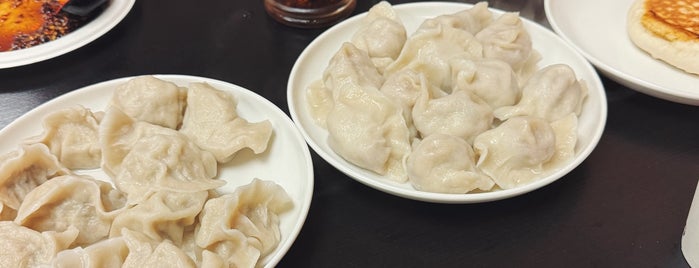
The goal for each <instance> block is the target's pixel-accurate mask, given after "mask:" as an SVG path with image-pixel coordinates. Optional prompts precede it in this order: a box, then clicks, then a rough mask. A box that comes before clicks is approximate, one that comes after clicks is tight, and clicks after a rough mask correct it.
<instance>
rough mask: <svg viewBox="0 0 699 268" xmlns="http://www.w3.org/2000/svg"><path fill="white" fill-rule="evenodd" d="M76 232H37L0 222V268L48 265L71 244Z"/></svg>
mask: <svg viewBox="0 0 699 268" xmlns="http://www.w3.org/2000/svg"><path fill="white" fill-rule="evenodd" d="M77 235H78V231H77V230H76V229H75V228H70V229H68V230H66V231H63V232H55V231H47V232H38V231H35V230H32V229H29V228H27V227H24V226H21V225H18V224H16V223H14V222H11V221H0V248H2V250H0V267H38V266H41V265H48V264H50V262H51V259H52V258H53V257H54V256H55V255H56V253H58V252H59V251H61V250H64V249H66V248H68V246H69V245H70V244H71V243H73V240H75V237H76V236H77Z"/></svg>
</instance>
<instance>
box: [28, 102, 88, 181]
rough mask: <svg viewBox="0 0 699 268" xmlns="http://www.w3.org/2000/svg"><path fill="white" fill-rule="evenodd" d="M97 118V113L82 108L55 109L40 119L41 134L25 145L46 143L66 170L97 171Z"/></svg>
mask: <svg viewBox="0 0 699 268" xmlns="http://www.w3.org/2000/svg"><path fill="white" fill-rule="evenodd" d="M101 118H102V113H101V112H100V113H96V114H95V113H93V112H92V111H90V109H87V108H85V107H83V106H77V107H71V108H66V109H62V110H58V111H55V112H52V113H51V114H49V115H47V116H46V117H44V120H43V122H42V123H43V127H44V133H43V134H42V135H41V136H38V137H34V138H31V139H29V140H27V142H28V143H34V142H40V143H43V144H46V145H47V146H48V147H49V149H50V150H51V153H52V154H54V155H55V156H56V157H58V160H59V161H60V162H61V163H62V164H63V165H64V166H66V167H67V168H70V169H93V168H98V167H99V165H100V160H101V151H100V146H99V142H98V134H97V132H98V129H99V122H100V120H101Z"/></svg>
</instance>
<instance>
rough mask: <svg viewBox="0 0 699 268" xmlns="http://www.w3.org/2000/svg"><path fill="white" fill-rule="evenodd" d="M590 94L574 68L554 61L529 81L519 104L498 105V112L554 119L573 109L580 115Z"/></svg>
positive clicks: (498, 114)
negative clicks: (499, 106)
mask: <svg viewBox="0 0 699 268" xmlns="http://www.w3.org/2000/svg"><path fill="white" fill-rule="evenodd" d="M586 96H587V88H586V87H585V84H584V83H583V82H582V81H579V80H578V79H576V78H575V72H574V71H573V69H571V68H570V67H569V66H568V65H565V64H554V65H550V66H547V67H545V68H543V69H541V70H539V71H538V72H537V73H536V74H534V76H532V78H531V79H529V81H527V83H526V84H525V86H524V88H523V89H522V98H521V100H520V101H519V102H518V103H517V104H516V105H514V106H505V107H501V108H499V109H496V110H495V111H494V114H495V117H497V118H498V119H500V120H506V119H508V118H511V117H515V116H523V115H530V116H536V117H541V118H544V119H546V120H548V121H549V122H552V121H556V120H559V119H561V118H563V117H565V116H568V114H570V113H575V114H576V115H580V111H581V109H582V104H583V101H584V100H585V97H586Z"/></svg>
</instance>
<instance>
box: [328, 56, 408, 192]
mask: <svg viewBox="0 0 699 268" xmlns="http://www.w3.org/2000/svg"><path fill="white" fill-rule="evenodd" d="M353 58H355V59H356V58H363V59H364V60H358V61H355V60H353ZM367 60H368V56H367V55H366V53H365V52H362V51H361V50H359V49H357V48H355V47H354V46H353V45H352V44H349V43H346V44H345V45H344V46H343V49H342V50H341V51H340V52H338V55H336V57H334V61H336V64H334V65H332V66H334V67H337V68H340V71H338V72H333V75H331V76H330V77H329V79H328V81H329V83H326V85H328V84H332V85H335V86H334V87H333V88H331V92H332V96H333V103H334V106H333V108H332V109H331V110H330V112H329V114H328V118H327V130H328V134H329V135H328V145H329V146H330V148H332V149H333V150H334V151H335V152H336V153H337V154H338V155H340V156H341V157H343V158H344V159H346V160H347V161H349V162H351V163H353V164H355V165H357V166H359V167H362V168H365V169H368V170H371V171H374V172H376V173H379V174H382V175H386V177H387V178H389V179H391V180H395V181H400V182H405V181H406V180H407V177H406V176H405V170H404V169H403V167H402V159H403V157H404V156H405V155H407V153H409V152H410V141H409V140H410V131H409V129H408V126H407V124H406V122H405V119H404V118H403V111H402V109H401V107H400V106H398V105H397V104H396V103H394V102H393V101H392V100H391V99H389V98H388V97H386V96H385V95H383V93H381V92H380V91H379V86H380V85H381V84H375V83H374V82H376V81H371V80H368V79H366V77H361V72H362V70H363V69H365V66H361V65H360V66H357V65H356V63H357V62H359V63H361V62H365V63H366V62H367ZM332 66H331V67H332Z"/></svg>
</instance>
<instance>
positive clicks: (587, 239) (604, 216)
mask: <svg viewBox="0 0 699 268" xmlns="http://www.w3.org/2000/svg"><path fill="white" fill-rule="evenodd" d="M377 2H378V1H376V0H371V1H365V0H360V1H359V3H358V5H357V8H356V10H355V11H354V14H357V13H360V12H364V11H366V10H368V9H369V7H371V6H372V5H373V4H375V3H377ZM405 2H413V1H400V0H395V1H392V3H393V4H399V3H405ZM466 2H470V3H473V2H474V1H466ZM490 6H491V7H494V8H498V9H502V10H506V11H520V12H521V13H520V14H521V15H522V16H523V17H526V18H529V19H531V20H534V21H536V22H539V23H541V24H542V25H544V26H546V27H549V24H548V22H547V21H546V15H545V13H544V9H543V1H534V0H532V1H516V0H510V1H504V0H501V1H497V0H496V1H490ZM581 23H584V22H581ZM322 31H323V29H314V30H304V29H295V28H290V27H287V26H284V25H281V24H279V23H277V22H275V21H273V20H272V19H271V18H270V17H269V16H267V14H266V13H265V11H264V9H263V6H262V0H240V1H239V0H236V1H231V0H208V1H200V2H196V1H181V0H177V1H174V0H173V1H152V0H148V1H143V0H139V1H137V2H136V4H135V6H134V8H133V9H132V10H131V12H130V13H129V14H128V16H127V17H126V18H125V19H124V20H123V21H122V22H121V23H119V24H118V25H117V26H116V27H115V28H114V29H113V30H111V31H110V32H108V33H107V34H105V35H104V36H102V37H100V38H98V39H97V40H95V41H94V42H92V43H90V44H88V45H86V46H84V47H82V48H79V49H77V50H75V51H73V52H70V53H67V54H65V55H62V56H59V57H56V58H53V59H50V60H46V61H43V62H39V63H35V64H31V65H27V66H21V67H15V68H9V69H2V70H0V127H4V126H6V125H7V124H9V123H10V122H12V121H13V120H15V119H16V118H17V117H19V116H21V115H22V114H24V113H26V112H27V111H29V110H31V109H33V108H34V107H36V106H38V105H40V104H42V103H43V102H46V101H48V100H50V99H52V98H55V97H57V96H59V95H61V94H64V93H66V92H70V91H71V90H75V89H78V88H81V87H83V86H87V85H90V84H93V83H97V82H100V81H105V80H111V79H114V78H120V77H126V76H134V75H142V74H187V75H195V76H203V77H210V78H214V79H219V80H224V81H227V82H231V83H233V84H237V85H239V86H242V87H244V88H247V89H250V90H252V91H255V92H257V93H258V94H260V95H262V96H263V97H265V98H267V99H269V100H270V101H272V102H273V103H274V104H276V105H277V106H279V107H280V108H281V109H282V110H283V111H285V112H288V106H287V102H286V94H285V93H286V83H287V79H288V75H289V72H290V70H291V67H292V65H293V64H294V61H295V60H296V58H297V57H298V55H299V54H300V53H301V51H302V50H303V49H304V48H305V47H306V45H308V43H310V42H311V41H312V40H313V39H314V38H315V37H316V36H317V35H319V34H320V33H321V32H322ZM0 57H1V55H0ZM602 79H603V82H604V86H605V89H606V92H607V98H608V105H609V113H608V119H607V125H606V129H605V132H604V135H603V136H602V139H601V140H600V142H599V145H598V146H597V147H596V149H595V150H594V151H593V152H592V154H591V155H590V156H589V158H587V160H585V161H584V162H583V163H582V164H581V165H580V166H579V167H577V168H576V169H575V170H573V171H572V172H571V173H570V174H568V175H566V176H565V177H563V178H562V179H560V180H558V181H556V182H554V183H553V184H550V185H548V186H546V187H544V188H542V189H540V190H537V191H534V192H531V193H528V194H525V195H522V196H519V197H515V198H511V199H507V200H501V201H496V202H490V203H482V204H468V205H444V204H433V203H424V202H418V201H412V200H407V199H403V198H399V197H395V196H392V195H388V194H385V193H383V192H380V191H377V190H374V189H372V188H369V187H367V186H365V185H363V184H360V183H359V182H356V181H354V180H352V179H351V178H349V177H348V176H346V175H344V174H343V173H341V172H339V171H337V170H336V169H335V168H333V167H332V166H330V165H329V164H328V163H326V162H325V161H323V160H322V159H321V158H320V157H318V156H317V155H316V154H315V153H312V155H313V161H314V170H315V190H314V193H313V201H312V204H311V209H310V213H309V214H308V218H307V220H306V223H305V225H304V227H303V230H302V231H301V233H300V235H299V237H298V238H297V240H296V242H295V243H294V245H293V246H292V248H291V250H290V251H289V252H288V254H287V255H286V256H285V257H284V258H283V259H282V261H281V262H280V264H279V266H280V267H439V266H445V267H464V266H477V267H513V266H515V267H529V266H537V267H563V266H568V267H624V266H629V267H687V264H686V262H685V261H684V258H683V256H682V252H681V250H680V238H681V234H682V229H683V227H684V224H685V220H686V216H687V213H688V211H689V205H690V203H691V200H692V197H693V194H694V190H695V188H696V186H697V180H698V179H699V120H698V119H699V108H698V107H694V106H688V105H683V104H678V103H673V102H668V101H665V100H661V99H657V98H653V97H650V96H647V95H644V94H641V93H637V92H636V91H633V90H631V89H629V88H626V87H624V86H622V85H620V84H617V83H615V82H613V81H611V80H609V79H607V78H605V77H602Z"/></svg>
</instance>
